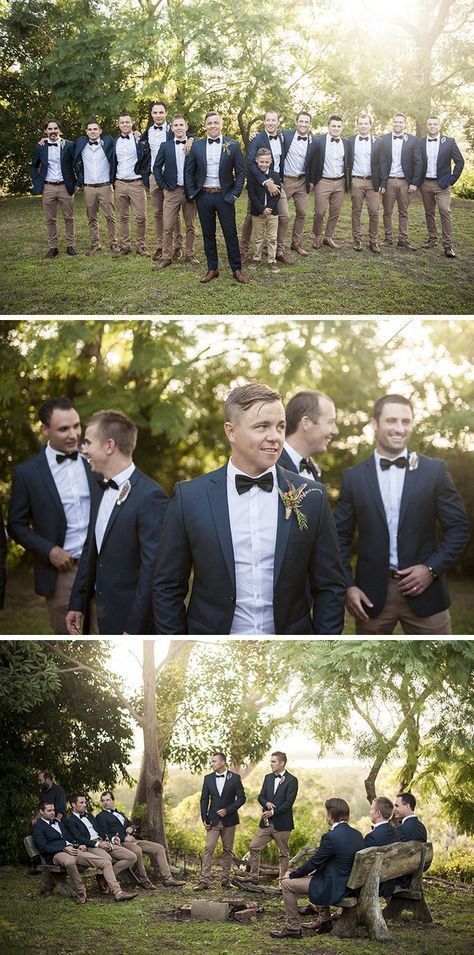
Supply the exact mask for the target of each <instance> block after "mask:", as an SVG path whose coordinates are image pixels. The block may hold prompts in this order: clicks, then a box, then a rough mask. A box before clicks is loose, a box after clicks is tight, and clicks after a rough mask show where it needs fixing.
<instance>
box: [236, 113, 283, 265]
mask: <svg viewBox="0 0 474 955" xmlns="http://www.w3.org/2000/svg"><path fill="white" fill-rule="evenodd" d="M278 123H279V116H278V113H277V112H276V110H268V111H267V112H266V113H265V118H264V128H263V130H262V131H261V132H260V133H257V135H256V136H254V138H253V139H251V140H250V142H249V146H248V150H247V168H248V169H249V170H250V169H251V170H252V172H253V175H254V177H255V179H256V180H257V182H259V183H260V185H262V186H265V189H266V190H267V192H268V194H269V196H273V197H274V196H277V197H278V206H277V213H278V223H279V225H281V226H282V227H283V223H284V220H285V219H286V220H287V221H286V228H287V229H288V221H289V214H288V200H287V198H286V196H285V193H284V190H283V188H282V186H278V185H277V184H276V183H275V182H274V180H273V179H272V178H271V175H272V172H273V171H275V172H276V173H277V174H278V176H279V177H280V179H281V181H282V182H283V175H284V163H285V150H284V142H285V140H284V136H283V133H282V132H281V130H279V129H278ZM263 147H264V148H266V149H270V151H271V154H272V162H271V165H270V169H269V170H268V173H267V174H264V173H262V171H261V170H260V169H259V167H258V165H257V161H256V156H257V152H258V150H259V149H261V148H263ZM251 235H252V214H251V212H250V201H249V205H248V207H247V215H246V216H245V219H244V224H243V226H242V238H241V240H240V254H241V256H242V262H243V263H245V262H246V260H247V256H248V251H249V245H250V238H251Z"/></svg>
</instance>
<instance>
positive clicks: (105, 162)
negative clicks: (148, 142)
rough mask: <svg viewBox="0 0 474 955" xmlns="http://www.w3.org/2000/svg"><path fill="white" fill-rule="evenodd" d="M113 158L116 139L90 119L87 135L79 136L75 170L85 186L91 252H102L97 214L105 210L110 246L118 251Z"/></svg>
mask: <svg viewBox="0 0 474 955" xmlns="http://www.w3.org/2000/svg"><path fill="white" fill-rule="evenodd" d="M113 158H114V140H113V137H112V136H102V129H101V127H100V126H99V124H98V122H97V120H95V119H91V120H89V122H88V123H87V126H86V135H85V136H79V138H78V139H76V142H75V145H74V173H75V175H76V179H77V185H78V186H84V203H85V206H86V212H87V219H88V221H89V232H90V237H91V248H90V252H89V255H96V253H97V252H101V251H102V246H101V244H100V235H99V223H98V215H99V209H102V211H103V213H104V216H105V221H106V223H107V229H108V232H109V245H110V248H111V249H112V252H119V251H120V246H119V245H118V244H117V237H116V229H115V202H114V188H113V185H112V175H113V173H112V168H113Z"/></svg>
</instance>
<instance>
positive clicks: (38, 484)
mask: <svg viewBox="0 0 474 955" xmlns="http://www.w3.org/2000/svg"><path fill="white" fill-rule="evenodd" d="M81 460H82V462H83V465H84V468H85V471H86V474H87V480H88V482H89V488H90V490H91V491H92V487H93V484H94V480H93V478H92V475H91V470H90V467H89V465H88V464H87V463H86V462H85V461H84V460H83V459H81ZM7 529H8V533H9V535H10V537H11V538H12V540H14V541H16V543H17V544H21V546H22V547H24V548H25V550H30V551H31V552H32V553H33V558H34V575H35V591H36V593H37V594H42V595H43V596H44V597H51V596H52V595H53V593H54V588H55V586H56V575H57V573H58V571H57V570H56V568H55V567H53V565H52V564H51V563H50V562H49V560H48V554H49V552H50V550H51V548H52V547H54V546H55V545H59V547H63V545H64V538H65V537H66V530H67V524H66V516H65V514H64V508H63V505H62V503H61V498H60V497H59V494H58V490H57V487H56V485H55V483H54V479H53V476H52V474H51V469H50V467H49V464H48V461H47V459H46V452H45V450H44V449H43V451H40V453H39V454H37V455H35V457H33V458H29V459H28V461H24V462H23V464H19V465H18V467H17V468H15V471H14V474H13V485H12V493H11V499H10V507H9V509H8V525H7Z"/></svg>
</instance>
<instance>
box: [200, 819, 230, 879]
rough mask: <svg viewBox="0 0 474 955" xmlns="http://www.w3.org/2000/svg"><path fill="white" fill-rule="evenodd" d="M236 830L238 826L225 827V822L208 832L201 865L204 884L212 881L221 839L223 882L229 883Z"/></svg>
mask: <svg viewBox="0 0 474 955" xmlns="http://www.w3.org/2000/svg"><path fill="white" fill-rule="evenodd" d="M235 830H236V826H224V823H223V822H219V823H218V825H217V826H212V827H211V829H207V830H206V848H205V849H204V855H203V857H202V863H201V879H202V881H203V882H210V881H211V874H212V859H213V857H214V852H215V849H216V846H217V843H218V841H219V838H221V840H222V881H223V882H227V881H228V880H229V878H230V872H231V868H232V849H233V846H234V838H235Z"/></svg>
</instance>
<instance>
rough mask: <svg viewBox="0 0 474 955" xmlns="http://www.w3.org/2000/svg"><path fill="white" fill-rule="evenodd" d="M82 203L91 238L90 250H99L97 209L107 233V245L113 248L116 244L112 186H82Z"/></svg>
mask: <svg viewBox="0 0 474 955" xmlns="http://www.w3.org/2000/svg"><path fill="white" fill-rule="evenodd" d="M84 202H85V206H86V212H87V218H88V220H89V232H90V236H91V249H100V236H99V222H98V215H99V208H100V209H102V211H103V213H104V216H105V219H106V222H107V229H108V232H109V244H110V246H111V247H113V246H114V245H115V243H116V229H115V202H114V190H113V186H111V185H108V186H84Z"/></svg>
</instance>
